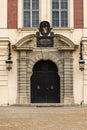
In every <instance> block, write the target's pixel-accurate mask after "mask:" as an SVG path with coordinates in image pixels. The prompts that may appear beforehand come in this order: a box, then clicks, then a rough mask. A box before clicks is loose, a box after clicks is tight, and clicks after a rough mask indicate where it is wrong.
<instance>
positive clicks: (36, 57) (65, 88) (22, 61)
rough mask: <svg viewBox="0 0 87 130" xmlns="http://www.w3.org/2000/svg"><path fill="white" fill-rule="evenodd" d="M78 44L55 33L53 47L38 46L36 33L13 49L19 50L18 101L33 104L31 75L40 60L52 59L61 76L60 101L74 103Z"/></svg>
mask: <svg viewBox="0 0 87 130" xmlns="http://www.w3.org/2000/svg"><path fill="white" fill-rule="evenodd" d="M75 48H76V45H75V44H74V43H73V42H72V41H71V40H70V39H68V38H67V37H64V36H62V35H60V34H55V35H54V46H53V47H46V48H45V47H43V48H41V47H37V44H36V35H34V34H32V35H27V36H25V37H23V38H22V39H21V40H19V41H18V42H17V43H16V44H15V45H14V46H13V49H14V50H15V51H17V54H18V59H17V64H18V68H17V74H18V81H17V84H18V87H17V103H18V104H31V76H32V74H33V67H34V65H35V64H36V62H38V61H40V60H50V61H52V62H54V63H55V64H56V66H57V68H58V75H59V76H60V103H64V104H72V103H74V99H73V51H74V50H75Z"/></svg>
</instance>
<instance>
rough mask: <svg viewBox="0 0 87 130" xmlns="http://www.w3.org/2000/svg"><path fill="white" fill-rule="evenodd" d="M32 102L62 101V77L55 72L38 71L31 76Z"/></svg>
mask: <svg viewBox="0 0 87 130" xmlns="http://www.w3.org/2000/svg"><path fill="white" fill-rule="evenodd" d="M31 102H38V103H55V102H60V78H59V76H58V75H57V73H54V72H37V73H34V74H33V76H32V77H31Z"/></svg>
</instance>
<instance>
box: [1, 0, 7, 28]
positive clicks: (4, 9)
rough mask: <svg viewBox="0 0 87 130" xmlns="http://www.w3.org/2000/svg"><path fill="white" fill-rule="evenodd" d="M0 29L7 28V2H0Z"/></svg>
mask: <svg viewBox="0 0 87 130" xmlns="http://www.w3.org/2000/svg"><path fill="white" fill-rule="evenodd" d="M0 28H7V0H1V1H0Z"/></svg>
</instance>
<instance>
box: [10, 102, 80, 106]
mask: <svg viewBox="0 0 87 130" xmlns="http://www.w3.org/2000/svg"><path fill="white" fill-rule="evenodd" d="M12 106H20V107H72V106H79V105H78V104H64V103H30V104H14V105H12Z"/></svg>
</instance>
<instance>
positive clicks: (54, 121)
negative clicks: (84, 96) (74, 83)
mask: <svg viewBox="0 0 87 130" xmlns="http://www.w3.org/2000/svg"><path fill="white" fill-rule="evenodd" d="M0 130H87V107H86V106H84V107H81V106H76V107H24V106H22V107H20V106H11V107H0Z"/></svg>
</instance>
